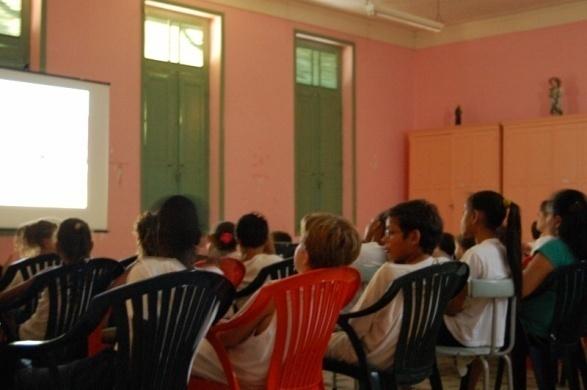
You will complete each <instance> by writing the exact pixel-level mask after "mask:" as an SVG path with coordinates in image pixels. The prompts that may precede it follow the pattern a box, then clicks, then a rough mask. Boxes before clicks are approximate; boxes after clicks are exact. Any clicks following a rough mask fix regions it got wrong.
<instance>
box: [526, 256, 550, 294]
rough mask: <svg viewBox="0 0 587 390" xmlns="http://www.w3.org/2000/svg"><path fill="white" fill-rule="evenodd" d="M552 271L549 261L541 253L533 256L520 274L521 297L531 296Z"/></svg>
mask: <svg viewBox="0 0 587 390" xmlns="http://www.w3.org/2000/svg"><path fill="white" fill-rule="evenodd" d="M552 271H554V267H553V266H552V264H551V263H550V261H549V260H548V259H547V258H546V257H545V256H544V255H542V254H541V253H537V254H535V255H534V257H533V258H532V260H530V263H528V266H527V267H526V269H524V272H523V274H522V297H523V298H525V297H527V296H528V295H530V294H532V293H533V292H534V290H536V288H537V287H538V286H540V284H541V283H542V282H543V281H544V279H546V277H547V276H548V275H549V274H550V273H551V272H552Z"/></svg>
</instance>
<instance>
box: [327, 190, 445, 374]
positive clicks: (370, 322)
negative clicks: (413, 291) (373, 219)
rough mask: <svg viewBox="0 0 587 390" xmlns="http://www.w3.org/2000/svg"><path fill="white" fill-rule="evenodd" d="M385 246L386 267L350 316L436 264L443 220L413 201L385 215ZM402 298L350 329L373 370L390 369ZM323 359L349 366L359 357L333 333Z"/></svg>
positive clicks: (356, 321) (423, 203)
mask: <svg viewBox="0 0 587 390" xmlns="http://www.w3.org/2000/svg"><path fill="white" fill-rule="evenodd" d="M385 224H386V227H385V237H384V240H383V242H384V246H385V251H386V252H387V262H386V263H385V264H383V265H382V266H381V267H380V268H379V270H378V271H377V272H376V273H375V275H374V276H373V278H372V279H371V281H370V282H369V284H368V285H367V287H366V288H365V291H364V292H363V294H362V295H361V297H360V298H359V300H358V301H357V303H356V304H355V306H354V307H353V308H352V310H351V311H350V312H356V311H359V310H362V309H365V308H367V307H369V306H371V305H373V304H374V303H375V302H377V301H378V300H379V299H380V298H381V297H382V296H383V294H385V292H386V291H387V290H388V288H389V286H391V284H392V283H393V281H394V280H395V279H397V278H399V277H400V276H403V275H405V274H408V273H410V272H413V271H416V270H419V269H422V268H424V267H428V266H431V265H433V264H437V263H438V262H439V260H438V259H436V258H434V257H432V252H433V251H434V249H435V248H436V246H437V245H438V242H439V240H440V236H441V234H442V220H441V219H440V216H439V215H438V210H437V209H436V206H434V205H433V204H431V203H428V202H426V201H424V200H412V201H409V202H405V203H400V204H398V205H397V206H395V207H393V208H391V209H390V210H389V213H388V214H387V219H386V223H385ZM402 310H403V297H402V295H401V294H400V295H398V296H397V297H396V298H395V299H393V300H392V301H391V302H390V303H389V304H388V305H387V306H386V307H385V308H383V309H381V310H379V311H378V312H376V313H373V314H371V315H368V316H365V317H360V318H355V319H352V320H351V321H350V324H351V326H352V327H353V328H354V330H355V331H356V333H357V336H358V337H359V338H360V340H361V341H362V343H363V346H364V349H365V353H366V356H367V360H368V361H369V363H370V364H372V365H374V366H375V367H377V368H380V369H385V368H388V367H389V366H391V365H392V364H393V358H394V355H395V349H396V345H397V342H398V339H399V332H400V328H401V322H402ZM326 356H328V357H331V358H334V359H338V360H342V361H345V362H348V363H357V357H356V355H355V352H354V350H353V347H352V345H351V342H350V340H349V339H348V337H347V335H346V333H344V332H335V333H334V334H333V335H332V338H331V339H330V343H329V345H328V351H327V352H326Z"/></svg>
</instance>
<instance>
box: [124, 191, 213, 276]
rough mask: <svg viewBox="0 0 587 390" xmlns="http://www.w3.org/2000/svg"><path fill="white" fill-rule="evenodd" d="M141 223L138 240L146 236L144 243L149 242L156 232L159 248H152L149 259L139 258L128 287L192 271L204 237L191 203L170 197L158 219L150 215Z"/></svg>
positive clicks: (182, 198)
mask: <svg viewBox="0 0 587 390" xmlns="http://www.w3.org/2000/svg"><path fill="white" fill-rule="evenodd" d="M141 221H142V223H141ZM141 221H139V223H138V224H137V230H138V235H139V239H140V237H141V235H142V234H144V238H143V239H144V240H145V242H148V239H147V235H148V234H149V231H150V232H153V230H154V231H156V232H157V239H156V241H155V242H156V243H157V244H156V245H153V247H152V248H151V250H153V253H150V254H149V255H150V256H140V257H139V259H138V260H137V262H136V263H135V265H134V266H133V267H132V268H131V269H130V271H129V273H128V276H127V280H126V282H127V283H133V282H137V281H140V280H143V279H147V278H152V277H155V276H159V275H163V274H165V273H168V272H176V271H184V270H186V269H188V268H191V267H192V265H193V264H194V262H195V261H196V257H197V254H196V249H197V246H198V244H199V243H200V239H201V237H202V233H201V231H200V228H199V223H198V213H197V211H196V206H195V205H194V203H193V202H192V201H191V200H190V199H188V198H186V197H185V196H181V195H174V196H171V197H169V198H167V199H166V200H165V201H164V202H163V204H162V205H161V208H160V209H159V211H158V213H157V215H156V216H153V215H151V216H148V215H147V216H146V217H144V218H143V219H142V220H141ZM149 226H150V227H149ZM141 246H142V244H141Z"/></svg>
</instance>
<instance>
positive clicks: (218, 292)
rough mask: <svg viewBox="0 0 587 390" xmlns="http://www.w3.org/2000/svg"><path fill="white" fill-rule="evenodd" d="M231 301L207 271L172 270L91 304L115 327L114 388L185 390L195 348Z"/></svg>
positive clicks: (230, 292) (227, 286)
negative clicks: (107, 317)
mask: <svg viewBox="0 0 587 390" xmlns="http://www.w3.org/2000/svg"><path fill="white" fill-rule="evenodd" d="M233 298H234V287H233V286H232V284H231V283H230V282H229V281H228V280H227V279H226V278H224V277H222V276H221V275H218V274H215V273H213V272H206V271H199V270H195V271H181V272H173V273H168V274H165V275H161V276H157V277H154V278H150V279H146V280H143V281H140V282H137V283H133V284H130V285H125V286H121V287H118V288H115V289H112V290H110V291H107V292H105V293H103V294H100V295H99V296H97V297H96V298H94V301H93V302H92V311H93V312H94V311H95V312H97V313H98V316H101V315H102V314H103V313H105V312H106V311H107V310H108V308H110V309H111V317H110V321H111V322H110V323H111V325H113V326H115V327H116V345H117V353H116V363H115V366H116V373H115V376H116V378H115V380H116V386H115V388H116V389H143V390H149V389H169V390H179V389H182V390H184V389H185V388H186V386H187V382H188V377H189V375H190V367H191V363H192V359H193V356H194V353H195V350H196V347H197V346H198V344H199V343H200V341H201V340H202V339H203V338H204V337H205V335H206V333H207V332H208V329H209V327H210V326H211V325H212V323H213V322H214V321H215V320H216V319H218V318H221V317H222V316H223V315H224V313H225V312H226V310H227V309H228V308H229V307H230V304H231V302H232V300H233Z"/></svg>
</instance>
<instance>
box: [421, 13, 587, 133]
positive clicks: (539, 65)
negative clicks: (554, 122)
mask: <svg viewBox="0 0 587 390" xmlns="http://www.w3.org/2000/svg"><path fill="white" fill-rule="evenodd" d="M586 31H587V22H579V23H573V24H568V25H563V26H557V27H550V28H543V29H539V30H534V31H529V32H520V33H511V34H505V35H499V36H495V37H491V38H484V39H479V40H475V41H471V42H461V43H455V44H450V45H444V46H438V47H434V48H429V49H424V50H419V51H418V52H417V54H416V56H415V67H414V73H415V74H416V75H417V77H416V78H415V107H414V110H415V116H414V125H415V127H416V128H438V127H444V126H446V125H448V124H450V123H451V121H452V118H453V112H454V109H455V107H456V106H457V105H458V104H460V105H461V107H462V108H463V123H465V124H473V123H496V122H499V121H503V120H512V119H530V118H536V117H542V116H547V115H548V112H549V111H548V110H549V103H548V83H547V80H548V78H549V77H551V76H559V77H561V78H562V80H563V88H564V98H563V109H564V110H565V113H568V114H576V113H585V112H587V72H585V69H586V68H587V45H586V44H585V32H586Z"/></svg>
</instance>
